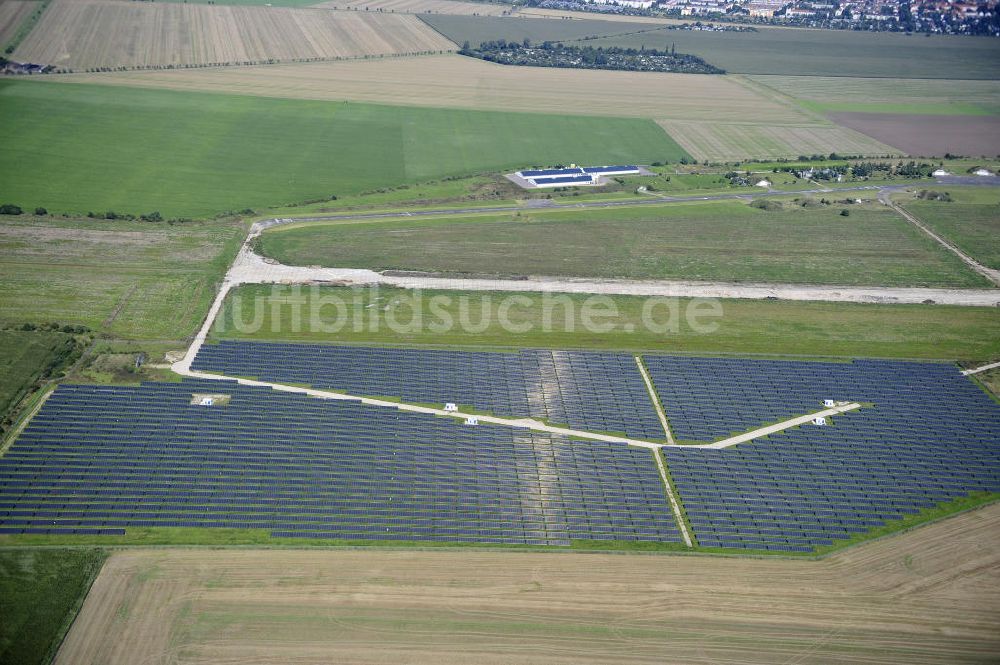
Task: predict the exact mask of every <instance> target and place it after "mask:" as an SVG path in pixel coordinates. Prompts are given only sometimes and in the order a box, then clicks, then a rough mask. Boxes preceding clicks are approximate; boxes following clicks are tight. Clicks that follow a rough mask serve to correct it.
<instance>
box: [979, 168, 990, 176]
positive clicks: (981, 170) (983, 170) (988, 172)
mask: <svg viewBox="0 0 1000 665" xmlns="http://www.w3.org/2000/svg"><path fill="white" fill-rule="evenodd" d="M974 173H975V174H976V175H982V176H989V175H993V174H992V173H990V171H989V169H976V170H975V171H974Z"/></svg>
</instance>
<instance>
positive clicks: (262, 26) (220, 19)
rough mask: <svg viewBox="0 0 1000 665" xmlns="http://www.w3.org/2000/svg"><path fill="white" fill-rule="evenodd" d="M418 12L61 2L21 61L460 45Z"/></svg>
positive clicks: (209, 59)
mask: <svg viewBox="0 0 1000 665" xmlns="http://www.w3.org/2000/svg"><path fill="white" fill-rule="evenodd" d="M454 49H455V45H454V44H452V43H451V42H450V41H448V40H447V39H445V38H444V37H442V36H441V35H440V34H438V33H437V32H435V31H434V30H432V29H431V28H430V27H429V26H427V24H425V23H424V22H423V21H421V20H420V19H419V18H417V17H416V16H408V15H393V14H380V13H375V12H371V13H369V12H335V11H330V10H327V9H288V8H284V7H249V6H221V5H200V4H181V3H173V2H164V3H152V2H116V1H114V0H55V1H54V2H53V3H52V4H51V5H50V6H49V8H48V9H47V10H46V11H45V14H44V15H43V16H42V19H41V21H39V23H38V25H37V26H36V27H35V29H34V30H32V31H31V34H29V35H28V37H27V38H26V39H25V40H24V41H23V42H21V45H20V46H19V47H18V49H17V51H16V52H15V55H14V57H15V59H17V60H29V61H31V62H38V63H44V64H48V65H55V66H57V67H63V68H69V69H74V70H82V69H93V68H102V67H105V68H115V67H128V68H131V67H150V66H163V65H189V64H237V63H245V62H260V61H265V60H269V59H276V60H294V59H308V58H354V57H360V56H366V55H393V54H403V53H422V52H427V51H441V50H454Z"/></svg>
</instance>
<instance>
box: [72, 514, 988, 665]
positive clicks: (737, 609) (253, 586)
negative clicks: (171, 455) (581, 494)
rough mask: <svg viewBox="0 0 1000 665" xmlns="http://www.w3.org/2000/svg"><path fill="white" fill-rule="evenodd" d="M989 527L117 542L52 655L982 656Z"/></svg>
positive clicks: (308, 658) (154, 658)
mask: <svg viewBox="0 0 1000 665" xmlns="http://www.w3.org/2000/svg"><path fill="white" fill-rule="evenodd" d="M998 534H1000V508H998V507H997V506H989V507H986V508H983V509H980V510H977V511H974V512H971V513H967V514H964V515H959V516H957V517H954V518H951V519H948V520H945V521H942V522H939V523H937V524H933V525H930V526H927V527H924V528H921V529H920V530H918V531H915V532H913V533H908V534H904V535H902V536H900V537H898V538H893V539H892V540H887V541H881V542H876V543H871V544H867V545H864V546H861V547H857V548H854V549H851V550H848V551H845V552H841V553H838V554H835V555H833V556H832V557H830V558H828V559H825V560H821V561H787V560H786V561H782V560H770V561H767V560H754V559H735V558H727V559H711V558H706V557H697V558H695V557H677V556H611V555H602V554H555V553H547V554H534V553H491V552H480V551H475V552H473V551H448V552H444V551H438V552H391V551H381V552H379V551H365V552H352V551H337V552H304V551H276V550H268V551H252V550H251V551H246V550H243V551H232V550H228V551H225V550H199V551H188V550H172V551H171V550H145V551H142V550H136V551H130V552H120V553H116V554H114V555H112V558H111V559H110V560H109V561H108V562H107V564H106V565H105V567H104V570H103V571H102V573H101V575H100V576H99V577H98V579H97V581H96V582H95V584H94V586H93V589H92V591H91V593H90V594H89V595H88V597H87V600H86V602H85V603H84V607H83V609H82V611H81V613H80V616H79V618H78V620H77V621H76V623H75V624H74V625H73V628H72V630H71V631H70V634H69V635H68V636H67V639H66V641H65V643H64V646H63V649H62V650H61V651H60V653H59V655H58V658H57V659H56V663H70V662H102V663H108V664H109V665H112V664H114V663H136V662H144V663H161V662H168V661H169V660H170V657H171V654H176V653H178V652H180V653H183V654H184V656H185V662H191V663H201V662H205V663H208V662H220V661H228V662H248V661H261V662H263V661H276V660H280V661H289V660H298V661H301V662H354V663H385V662H390V661H396V660H399V659H409V660H412V661H419V662H431V661H433V662H438V663H442V664H449V663H469V662H504V663H512V662H516V663H525V664H527V663H542V662H546V663H550V662H552V661H553V659H554V658H557V659H559V660H560V661H563V662H573V663H607V662H611V661H620V660H621V659H622V655H623V653H627V654H628V658H629V660H630V661H632V662H642V663H647V662H648V663H657V664H659V663H663V662H703V661H704V662H713V663H730V662H733V663H735V662H739V663H747V662H760V663H774V662H789V661H790V660H794V659H797V658H801V657H802V655H803V654H808V655H809V657H810V658H811V659H815V660H817V661H822V662H831V661H838V660H844V659H850V660H854V661H871V662H876V661H878V662H883V661H885V662H890V661H896V662H898V661H905V662H907V663H914V664H916V663H938V662H942V661H943V660H947V661H949V662H980V661H983V660H988V659H989V658H990V657H991V655H992V654H994V653H996V650H997V649H998V648H1000V641H998V639H997V635H998V630H997V629H998V625H997V618H996V617H997V615H998V612H1000V595H998V593H997V588H996V585H995V584H994V579H995V570H996V568H997V565H998V554H997V552H998V549H1000V540H998ZM928 580H933V583H928ZM706 599H709V600H710V601H711V602H710V604H709V606H707V607H708V609H704V611H701V610H699V611H695V612H692V611H691V609H690V608H692V607H695V608H705V607H706V605H705V602H706ZM748 608H753V610H752V612H750V611H748ZM640 609H641V611H640ZM874 616H877V617H879V620H878V621H873V620H871V617H874Z"/></svg>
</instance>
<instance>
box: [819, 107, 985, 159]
mask: <svg viewBox="0 0 1000 665" xmlns="http://www.w3.org/2000/svg"><path fill="white" fill-rule="evenodd" d="M830 118H832V119H833V120H834V121H835V122H837V123H839V124H841V125H845V126H847V127H850V128H851V129H853V130H855V131H858V132H861V133H864V134H867V135H868V136H871V137H872V138H873V139H875V140H877V141H882V142H883V143H888V144H889V145H894V146H896V147H897V148H899V149H901V150H903V151H905V152H907V153H908V154H911V155H921V156H928V157H932V156H934V157H942V156H944V155H946V154H948V153H951V154H954V155H970V156H985V157H995V156H996V155H1000V117H997V116H977V115H955V116H948V115H921V114H912V115H911V114H903V113H855V112H850V111H836V112H833V113H831V114H830Z"/></svg>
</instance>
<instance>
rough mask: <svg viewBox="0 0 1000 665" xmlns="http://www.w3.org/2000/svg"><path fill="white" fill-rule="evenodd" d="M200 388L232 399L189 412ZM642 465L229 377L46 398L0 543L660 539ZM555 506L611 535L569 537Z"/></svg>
mask: <svg viewBox="0 0 1000 665" xmlns="http://www.w3.org/2000/svg"><path fill="white" fill-rule="evenodd" d="M200 392H211V393H220V392H223V393H225V394H229V395H231V396H232V399H231V400H230V401H229V403H228V404H226V405H225V406H212V407H205V406H199V405H192V404H191V403H190V402H191V397H192V395H193V394H194V393H200ZM650 461H651V460H650V457H649V453H648V451H643V450H637V449H631V448H628V447H627V446H616V445H612V444H604V443H600V442H598V443H597V444H596V445H586V446H580V445H578V443H577V442H571V441H569V440H567V439H564V438H561V437H549V436H536V435H533V434H530V433H526V432H524V431H522V430H514V429H511V428H507V427H497V426H480V427H467V426H465V425H463V424H461V423H460V422H453V421H447V420H442V419H440V418H435V417H433V416H427V415H423V414H405V415H402V414H399V413H397V412H395V411H393V410H390V409H384V408H377V407H369V406H365V405H362V404H360V403H357V402H345V401H327V400H314V399H311V398H308V397H307V396H304V395H296V394H292V393H281V392H273V391H271V390H270V389H267V388H258V387H250V386H239V385H238V384H236V383H234V382H231V381H203V380H185V381H183V382H180V383H164V384H158V383H147V384H143V385H141V386H139V387H121V388H119V387H116V388H113V389H110V390H109V389H105V388H103V387H95V386H74V385H63V386H60V387H59V388H58V389H57V391H56V392H55V393H54V394H53V395H52V397H51V398H50V400H49V401H48V402H47V403H46V405H45V406H44V407H43V408H42V410H41V411H40V412H39V413H38V414H37V416H36V417H35V418H34V419H33V420H32V423H31V424H30V425H29V426H28V427H27V428H26V429H25V431H24V433H23V434H22V436H21V437H19V438H18V440H17V441H16V442H15V444H14V445H13V446H12V447H11V448H10V452H9V454H7V455H5V456H4V457H3V458H0V506H4V507H6V510H3V511H0V529H3V530H4V531H0V533H13V532H23V531H25V530H28V529H46V530H58V532H60V533H71V532H72V531H73V530H79V529H81V528H85V529H94V530H97V531H95V532H94V533H104V532H106V531H108V530H112V531H108V532H109V533H110V532H113V533H121V532H122V530H123V529H124V530H127V529H130V528H138V527H152V526H193V527H200V528H220V527H228V528H256V529H267V530H269V531H272V532H274V533H275V534H283V535H287V536H290V537H291V536H294V537H313V538H315V537H322V538H338V539H354V540H385V539H393V540H448V541H462V542H499V543H508V544H525V543H533V544H550V545H557V544H558V545H565V544H567V541H568V540H571V539H594V538H614V537H616V534H618V535H621V534H626V535H627V534H628V533H630V532H631V530H632V529H634V528H636V526H640V527H642V528H644V529H645V530H646V531H647V532H649V534H650V538H652V539H653V540H659V541H665V542H678V541H679V539H680V536H679V533H678V531H677V530H676V527H675V525H674V524H673V523H672V522H671V521H670V520H669V518H667V519H664V517H665V516H669V508H668V506H667V505H666V500H665V498H664V496H663V493H662V491H661V484H660V481H659V478H658V474H657V472H656V469H655V466H653V465H651V464H650ZM639 497H641V500H637V499H638V498H639ZM567 509H581V510H595V511H605V512H607V513H608V514H609V515H610V514H611V511H614V512H615V513H616V514H621V515H624V516H626V517H627V520H628V525H624V524H615V523H613V522H611V521H609V520H605V522H604V523H602V524H597V525H569V524H567V522H566V519H565V511H566V510H567ZM10 530H14V531H10ZM88 533H89V531H88Z"/></svg>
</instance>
